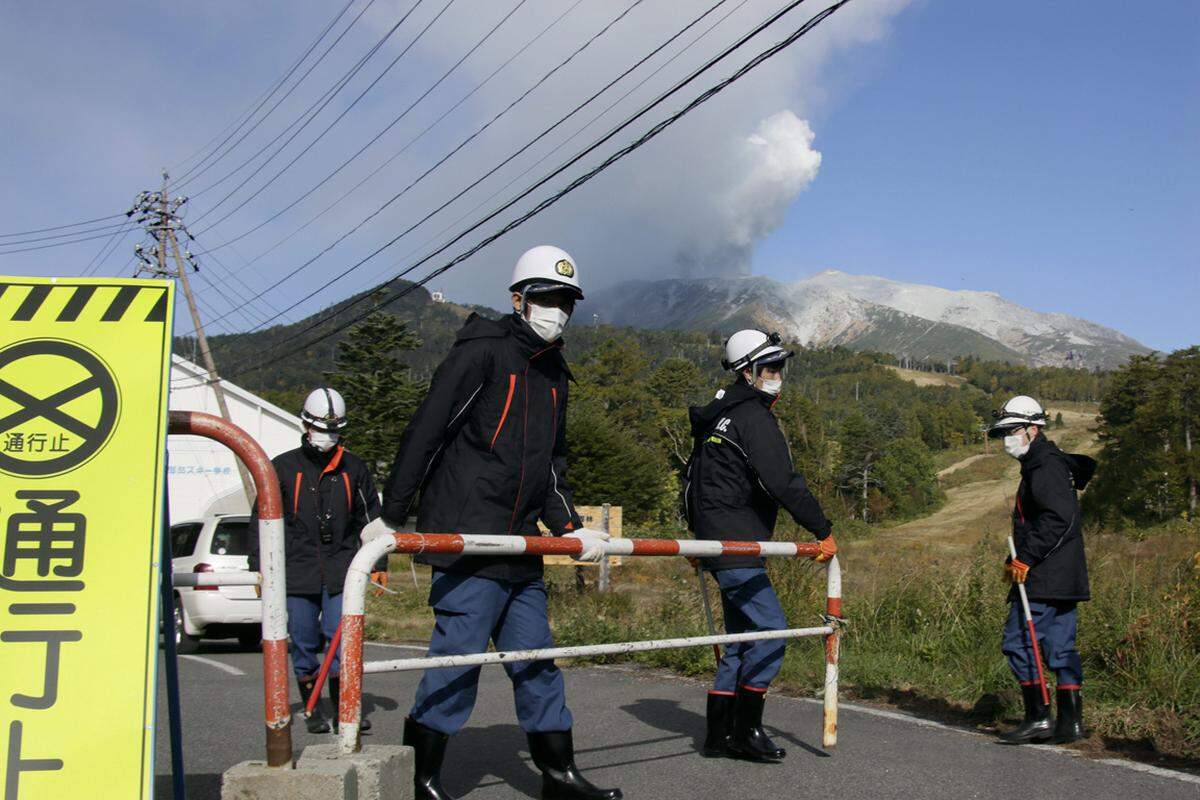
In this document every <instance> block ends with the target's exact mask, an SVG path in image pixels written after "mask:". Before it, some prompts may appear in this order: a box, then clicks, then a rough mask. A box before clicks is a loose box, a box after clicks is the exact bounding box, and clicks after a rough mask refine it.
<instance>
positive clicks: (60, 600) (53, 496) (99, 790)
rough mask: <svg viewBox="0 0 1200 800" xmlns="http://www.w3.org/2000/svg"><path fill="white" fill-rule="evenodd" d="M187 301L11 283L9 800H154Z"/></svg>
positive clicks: (3, 756)
mask: <svg viewBox="0 0 1200 800" xmlns="http://www.w3.org/2000/svg"><path fill="white" fill-rule="evenodd" d="M173 300H174V284H173V283H171V282H169V281H151V280H88V279H54V278H49V279H39V278H8V277H0V676H3V680H2V682H0V686H2V687H3V691H0V709H2V710H0V776H2V779H0V785H2V786H3V797H4V800H32V798H50V797H63V798H66V797H88V798H110V797H111V798H120V799H121V800H129V798H149V797H151V796H152V782H153V775H154V772H153V770H154V699H155V666H156V664H157V661H158V659H157V650H158V632H157V631H158V591H157V590H158V581H159V567H158V560H159V543H160V535H161V526H162V505H163V471H164V470H163V466H164V459H165V453H166V433H167V431H166V422H167V385H168V379H169V375H170V361H171V320H172V309H173V305H172V304H173Z"/></svg>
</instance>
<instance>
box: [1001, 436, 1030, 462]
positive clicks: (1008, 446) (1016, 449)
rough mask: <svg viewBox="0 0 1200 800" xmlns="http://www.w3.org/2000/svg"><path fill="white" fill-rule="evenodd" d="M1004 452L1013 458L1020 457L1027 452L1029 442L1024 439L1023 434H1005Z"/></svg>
mask: <svg viewBox="0 0 1200 800" xmlns="http://www.w3.org/2000/svg"><path fill="white" fill-rule="evenodd" d="M1004 452H1006V453H1008V454H1009V455H1010V456H1012V457H1013V458H1020V457H1021V456H1023V455H1025V454H1026V453H1028V452H1029V442H1027V441H1025V437H1024V436H1020V435H1018V436H1005V437H1004Z"/></svg>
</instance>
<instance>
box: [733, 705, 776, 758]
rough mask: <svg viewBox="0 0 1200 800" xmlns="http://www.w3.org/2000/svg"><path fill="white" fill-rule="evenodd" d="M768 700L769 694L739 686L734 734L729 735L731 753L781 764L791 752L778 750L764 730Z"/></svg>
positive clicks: (735, 706)
mask: <svg viewBox="0 0 1200 800" xmlns="http://www.w3.org/2000/svg"><path fill="white" fill-rule="evenodd" d="M766 697H767V693H766V692H755V691H752V690H750V689H747V688H745V687H738V690H737V698H736V700H735V702H734V705H733V732H732V733H730V734H729V752H730V754H732V755H734V756H736V757H738V758H746V759H749V760H751V761H762V762H775V761H779V760H780V759H782V758H783V757H784V756H786V755H787V751H786V750H784V749H783V748H782V747H776V746H775V743H774V742H772V741H771V737H770V736H767V732H766V731H764V730H763V726H762V715H763V706H764V705H765V704H766Z"/></svg>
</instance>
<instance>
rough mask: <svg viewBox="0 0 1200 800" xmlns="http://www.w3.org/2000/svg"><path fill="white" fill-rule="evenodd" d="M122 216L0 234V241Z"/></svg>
mask: <svg viewBox="0 0 1200 800" xmlns="http://www.w3.org/2000/svg"><path fill="white" fill-rule="evenodd" d="M123 216H125V215H124V214H109V215H108V216H107V217H96V218H95V219H85V220H83V221H81V222H68V223H67V224H66V225H51V226H50V227H49V228H35V229H34V230H31V231H16V232H14V233H0V239H7V238H9V237H12V236H30V235H32V234H35V233H45V232H46V231H61V230H63V229H64V228H78V227H80V226H83V225H91V224H93V223H96V222H104V221H105V220H110V219H117V218H118V217H123Z"/></svg>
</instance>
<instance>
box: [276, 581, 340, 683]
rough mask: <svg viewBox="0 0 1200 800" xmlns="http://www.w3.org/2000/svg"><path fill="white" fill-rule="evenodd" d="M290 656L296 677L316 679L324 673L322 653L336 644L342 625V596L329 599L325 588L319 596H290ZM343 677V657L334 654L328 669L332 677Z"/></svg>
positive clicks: (288, 612)
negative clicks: (328, 644) (339, 624)
mask: <svg viewBox="0 0 1200 800" xmlns="http://www.w3.org/2000/svg"><path fill="white" fill-rule="evenodd" d="M287 615H288V653H289V654H290V655H291V656H292V669H293V670H294V671H295V673H296V677H298V678H300V679H302V680H305V679H308V678H315V677H316V676H317V673H318V672H320V671H321V657H320V654H321V651H322V650H323V649H325V645H326V644H327V643H328V642H330V641H332V640H333V634H334V633H335V632H336V631H337V626H338V623H339V622H341V621H342V593H341V592H338V593H337V594H335V595H332V596H331V595H330V594H329V592H328V590H326V589H325V587H321V593H320V594H289V595H288V596H287ZM341 674H342V658H341V653H335V654H334V656H333V662H332V663H331V664H330V665H329V675H330V677H337V676H338V675H341Z"/></svg>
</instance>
